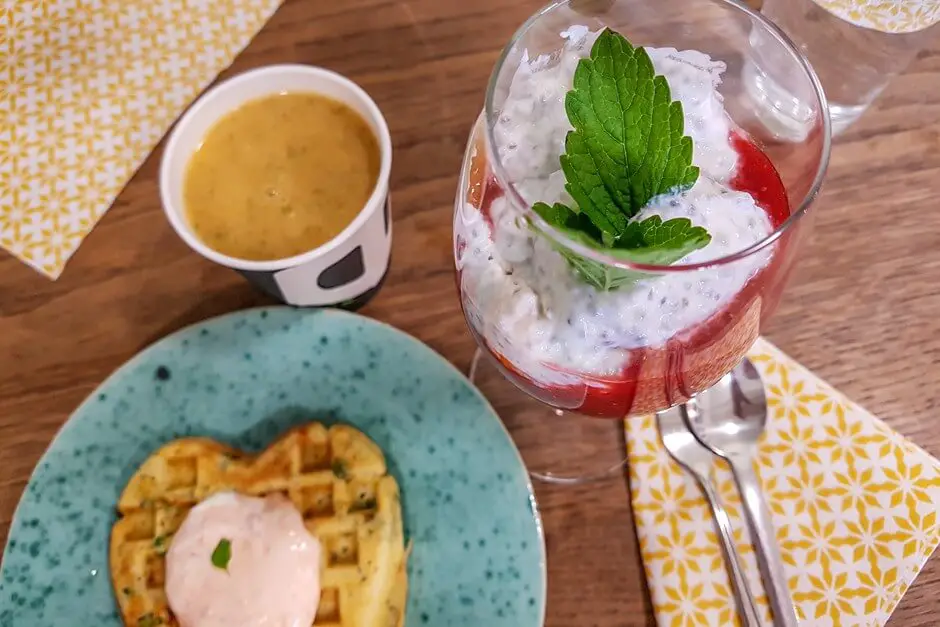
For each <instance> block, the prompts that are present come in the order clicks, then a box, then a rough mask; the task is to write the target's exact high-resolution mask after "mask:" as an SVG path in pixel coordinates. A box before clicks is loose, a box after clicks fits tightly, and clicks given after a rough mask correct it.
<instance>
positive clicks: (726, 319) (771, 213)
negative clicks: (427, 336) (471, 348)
mask: <svg viewBox="0 0 940 627" xmlns="http://www.w3.org/2000/svg"><path fill="white" fill-rule="evenodd" d="M731 141H732V146H733V147H734V149H735V150H736V151H737V153H738V166H737V172H736V174H735V176H734V178H733V179H732V180H731V183H730V186H731V187H732V188H733V189H735V190H738V191H743V192H747V193H749V194H750V195H751V196H753V197H754V199H755V201H756V202H757V204H758V205H759V206H760V207H761V208H762V209H763V210H764V211H765V212H766V213H767V215H768V217H769V218H770V221H771V223H772V226H773V228H774V229H777V228H779V227H780V225H782V224H783V222H784V221H786V219H787V218H788V217H789V216H790V206H789V202H788V200H787V194H786V189H785V188H784V186H783V182H782V181H781V180H780V175H779V174H778V173H777V170H776V169H775V168H774V166H773V163H771V161H770V159H769V158H768V157H767V155H765V154H764V152H763V151H762V150H761V149H760V148H759V147H758V146H757V145H756V144H754V143H753V142H752V141H750V140H749V139H748V138H747V137H745V136H744V135H741V134H739V133H733V134H732V137H731ZM478 148H479V149H478V150H477V151H476V153H475V154H474V157H473V160H472V163H471V166H470V177H469V178H470V185H469V189H468V190H467V201H468V202H469V203H470V204H471V205H473V206H474V207H479V208H480V211H481V212H482V213H483V215H484V218H485V219H486V221H487V222H488V223H489V225H490V227H491V228H492V226H493V224H492V220H491V218H490V215H489V209H490V206H491V205H492V203H493V201H494V200H496V199H497V198H499V197H500V196H502V194H503V193H504V191H503V189H502V188H501V187H500V186H499V184H498V183H497V182H496V180H495V178H493V177H492V175H488V172H487V170H488V167H487V163H486V158H485V155H484V153H483V149H482V146H478ZM783 245H785V242H783ZM781 253H782V249H781V248H779V247H778V248H777V249H776V251H775V253H774V256H773V257H772V259H771V260H770V262H769V263H768V264H767V265H766V266H764V268H763V269H762V270H761V271H760V272H759V273H758V274H757V275H756V276H755V277H753V278H752V279H751V280H750V281H748V283H747V284H746V285H745V286H744V288H743V289H742V290H741V291H740V292H738V294H737V295H736V296H735V298H734V299H733V300H732V301H731V302H730V303H728V304H727V305H726V306H725V307H724V308H722V309H721V310H719V311H718V312H716V313H715V314H714V315H712V316H711V317H710V318H709V319H707V320H705V321H704V322H702V323H700V324H698V325H696V326H695V327H692V328H689V329H685V330H684V331H681V332H680V333H678V334H677V335H675V336H674V337H673V338H671V339H670V340H669V341H668V342H667V343H666V344H665V345H664V346H659V347H656V348H649V347H647V348H638V349H632V350H629V351H628V352H629V354H630V356H629V361H628V363H627V366H626V367H625V368H624V370H623V371H622V372H621V373H620V374H619V375H618V376H614V377H601V376H598V375H593V374H589V373H578V374H576V375H575V376H577V377H578V378H579V379H580V380H581V382H580V383H578V384H576V385H571V386H552V387H546V386H544V385H542V384H539V383H538V382H536V381H533V380H532V379H530V378H528V377H527V376H526V375H525V373H523V372H520V371H519V370H517V369H516V368H515V366H514V365H513V364H512V363H511V362H510V361H509V360H508V359H506V358H504V357H503V356H502V355H499V354H497V353H496V352H495V351H493V350H492V349H491V350H490V352H491V353H492V354H493V356H494V357H496V359H497V360H498V363H499V365H500V369H501V370H502V371H503V374H505V375H506V376H507V377H508V378H509V379H510V380H512V381H513V382H514V383H515V384H516V385H517V386H519V387H520V388H522V389H523V390H524V391H526V392H527V393H529V394H531V395H532V396H534V397H536V398H538V399H539V400H541V401H543V402H545V403H548V404H550V405H553V406H555V407H558V408H561V409H565V410H571V411H577V412H579V413H582V414H585V415H588V416H595V417H599V418H623V417H625V416H631V415H642V414H648V413H652V412H655V411H659V410H662V409H665V408H667V407H670V406H672V405H675V404H677V403H681V402H684V401H686V400H688V399H689V397H690V396H691V395H693V394H696V393H698V392H700V391H702V390H704V389H706V388H708V387H709V386H711V385H713V384H714V383H715V382H717V380H718V379H719V378H721V377H722V376H724V374H725V373H726V372H728V371H729V370H730V369H731V368H732V367H734V365H735V364H736V363H737V362H738V361H740V359H741V358H742V357H743V356H744V354H745V353H746V352H747V350H748V348H750V346H751V344H753V343H754V340H756V339H757V335H758V332H759V329H760V319H761V317H762V315H766V313H767V311H766V310H767V309H768V308H769V306H770V307H772V305H774V304H775V303H776V301H777V300H778V297H779V291H780V290H781V289H782V287H783V282H784V281H783V279H785V275H786V274H787V268H785V267H784V265H785V264H784V257H785V255H783V254H781ZM461 302H462V300H461ZM762 310H764V311H762ZM469 326H470V328H471V331H472V332H473V333H474V335H476V336H477V340H478V341H480V342H481V344H482V345H486V341H485V338H482V337H481V336H480V335H479V334H478V333H477V331H476V329H474V328H473V325H472V324H471V325H469ZM549 367H550V366H549ZM571 374H575V373H571Z"/></svg>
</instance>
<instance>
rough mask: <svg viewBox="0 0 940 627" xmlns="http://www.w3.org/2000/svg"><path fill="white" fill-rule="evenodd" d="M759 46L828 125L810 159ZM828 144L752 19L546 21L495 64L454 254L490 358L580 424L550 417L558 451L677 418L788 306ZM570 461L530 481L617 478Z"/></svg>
mask: <svg viewBox="0 0 940 627" xmlns="http://www.w3.org/2000/svg"><path fill="white" fill-rule="evenodd" d="M755 28H757V29H762V30H763V31H764V32H765V34H766V35H767V37H766V39H767V40H771V41H774V42H775V43H776V45H777V46H779V48H780V55H778V58H779V59H780V61H779V63H781V64H786V65H785V66H783V67H781V68H779V70H780V71H781V72H788V73H789V74H790V76H791V78H792V79H793V81H794V83H796V84H801V85H802V88H803V92H802V97H804V99H805V103H804V104H805V105H806V106H807V107H809V108H811V109H812V110H813V111H814V112H815V115H814V116H811V118H810V119H808V120H807V125H808V126H807V129H806V132H805V133H804V134H803V135H802V137H803V138H804V139H802V140H801V141H799V142H797V143H793V142H791V141H787V140H786V139H785V138H779V137H775V136H774V135H773V133H772V131H771V130H769V129H767V128H765V127H764V126H763V125H762V122H761V120H763V119H767V116H766V115H763V113H766V112H762V111H760V110H759V107H761V106H766V104H765V103H761V102H756V101H753V100H751V99H749V97H748V96H747V93H746V91H745V90H743V89H741V88H740V87H741V80H740V75H741V71H742V67H743V63H744V60H746V59H747V55H748V54H750V50H749V47H748V46H749V44H748V36H749V34H750V32H751V31H752V29H755ZM765 45H766V43H765ZM828 125H829V118H828V115H827V112H826V102H825V97H824V95H823V93H822V90H821V89H820V87H819V84H818V81H817V79H816V77H815V75H814V74H813V72H812V70H811V68H810V67H809V65H808V64H807V62H806V61H805V59H804V58H803V57H802V56H800V54H799V52H798V51H797V50H796V49H794V47H793V46H792V45H791V44H790V42H789V41H788V40H787V38H786V37H785V36H784V35H783V34H782V33H780V32H779V30H777V29H776V28H775V27H774V26H773V25H772V24H770V23H769V22H767V21H766V20H764V19H763V18H761V17H760V15H758V14H755V13H753V12H751V11H750V10H749V9H748V8H747V7H745V6H743V5H741V4H739V3H737V2H733V1H731V0H613V1H607V2H602V3H599V2H596V1H590V0H583V1H581V2H578V1H577V0H569V1H567V2H558V3H555V4H552V5H550V6H548V7H546V8H545V9H543V10H542V11H540V12H539V13H538V14H536V15H534V16H533V17H532V18H530V19H529V20H528V21H527V22H526V23H525V24H524V25H523V26H522V28H521V29H520V30H519V31H518V32H517V33H516V35H515V36H514V37H513V39H512V40H511V41H510V42H509V44H508V45H507V46H506V48H505V49H504V51H503V54H502V56H501V57H500V59H499V61H498V62H497V65H496V67H495V69H494V70H493V74H492V77H491V79H490V83H489V86H488V89H487V93H486V101H485V107H484V111H483V112H482V114H481V115H480V117H479V118H478V120H477V122H476V124H475V125H474V127H473V130H472V131H471V135H470V139H469V142H468V146H467V152H466V155H465V158H464V163H463V168H462V170H461V177H460V184H459V188H458V192H457V198H456V203H455V213H454V252H455V262H456V269H457V275H458V285H459V291H460V298H461V304H462V307H463V311H464V314H465V316H466V319H467V323H468V326H469V328H470V330H471V332H472V333H473V335H474V337H475V338H476V340H477V342H478V344H479V346H480V349H481V351H480V353H478V355H479V354H482V355H485V356H488V357H490V358H491V359H489V362H490V363H491V364H492V365H494V366H495V367H496V368H497V369H498V370H499V371H500V372H501V373H502V375H503V376H504V377H506V379H508V380H509V381H511V382H512V383H514V384H515V385H516V386H517V387H518V388H519V389H521V390H522V391H524V392H526V393H527V394H528V395H530V396H531V397H533V398H535V399H537V400H538V401H540V402H542V403H544V404H546V405H548V406H549V408H550V409H551V410H554V413H565V414H569V413H571V414H576V416H573V417H569V416H565V417H562V418H559V417H556V416H555V415H552V411H546V412H545V415H544V416H542V417H541V419H542V420H554V421H556V423H557V426H556V427H555V429H557V431H556V430H555V429H553V432H555V433H557V434H558V438H559V439H560V441H570V442H574V441H576V439H577V435H574V436H571V435H565V433H564V431H565V429H568V428H570V427H569V426H565V425H566V424H567V425H573V424H576V423H580V424H581V425H584V424H585V421H587V420H589V418H624V417H629V416H636V415H642V414H649V413H652V412H657V411H661V410H663V409H666V408H668V407H670V406H673V405H675V404H678V403H682V402H685V401H687V400H688V399H689V398H690V397H692V396H693V395H694V394H696V393H698V392H701V391H702V390H704V389H706V388H708V387H709V386H711V385H713V384H714V383H715V382H716V381H717V380H718V379H720V378H721V377H722V376H723V375H725V374H726V373H727V372H728V371H730V370H731V368H732V367H733V366H734V365H735V364H736V363H737V362H738V361H740V360H741V359H742V357H743V356H744V355H745V353H746V352H747V350H748V348H750V346H751V344H752V343H753V342H754V340H755V339H756V338H757V336H758V334H759V332H760V328H761V324H762V322H763V321H765V320H767V318H768V317H769V316H770V315H771V313H772V312H773V310H774V308H775V307H776V304H777V302H778V300H779V297H780V293H781V291H782V289H783V286H784V284H785V283H786V280H787V278H788V277H789V275H790V273H791V269H792V267H793V264H794V261H795V259H796V257H797V252H798V248H799V245H800V243H801V241H802V240H803V239H804V236H805V234H806V232H807V231H808V229H809V220H808V210H809V207H810V205H811V203H812V201H813V199H814V197H815V195H816V194H817V192H818V190H819V186H820V183H821V181H822V178H823V175H824V172H825V168H826V165H827V162H828V155H829V126H828ZM475 363H476V360H475ZM476 370H477V369H476V368H475V369H474V371H475V372H473V373H472V374H478V373H477V372H476ZM566 421H567V422H566ZM595 424H597V423H596V422H595ZM611 442H619V438H617V439H614V436H613V432H611ZM594 444H595V445H596V441H595V442H594ZM571 448H572V449H575V448H576V447H574V446H572V447H571ZM561 457H563V456H560V455H557V454H553V455H552V459H551V460H550V461H548V462H545V463H543V464H542V466H544V467H533V468H532V470H533V475H535V476H536V477H540V478H542V479H546V480H549V481H559V482H562V481H567V482H570V481H579V480H583V479H585V478H588V477H593V476H597V475H598V473H599V472H600V474H603V471H604V470H605V469H606V468H609V467H610V466H611V464H610V463H609V459H608V460H607V463H606V466H604V465H601V466H600V467H597V464H600V463H601V461H603V460H601V459H600V458H601V456H595V455H593V453H592V452H591V451H590V450H589V451H588V453H587V454H586V453H585V451H584V450H583V448H582V449H579V450H578V452H577V453H576V454H574V455H573V459H571V460H563V459H560V458H561ZM595 457H597V458H598V461H595ZM622 459H623V449H622V448H621V449H620V451H619V453H618V458H617V461H618V463H621V462H622ZM592 464H594V466H592ZM530 466H531V462H530Z"/></svg>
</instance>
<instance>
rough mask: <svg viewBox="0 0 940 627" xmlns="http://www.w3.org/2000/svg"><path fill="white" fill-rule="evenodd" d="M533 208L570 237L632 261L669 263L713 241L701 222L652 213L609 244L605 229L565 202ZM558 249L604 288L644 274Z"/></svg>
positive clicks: (631, 280) (572, 264)
mask: <svg viewBox="0 0 940 627" xmlns="http://www.w3.org/2000/svg"><path fill="white" fill-rule="evenodd" d="M533 209H534V210H535V212H536V213H538V214H539V215H540V216H542V218H543V219H544V220H545V221H546V222H548V223H549V224H551V225H552V226H554V227H555V228H556V229H558V230H559V231H562V233H564V234H565V235H566V236H568V238H569V239H572V240H574V241H576V242H578V243H580V244H584V245H585V246H588V247H590V248H597V249H601V250H603V252H604V253H606V254H607V255H608V256H611V257H614V258H615V259H620V260H623V261H627V262H631V263H643V264H651V265H660V266H663V265H669V264H671V263H675V262H676V261H679V260H680V259H682V258H683V257H685V256H686V255H688V254H689V253H691V252H692V251H695V250H698V249H699V248H702V247H703V246H706V245H707V244H708V242H709V241H711V236H710V235H709V234H708V232H707V231H706V230H705V229H704V228H702V227H700V226H692V221H691V220H689V219H688V218H673V219H672V220H666V221H665V222H663V220H662V218H660V217H659V216H650V217H648V218H646V219H645V220H642V221H637V220H634V221H632V222H630V223H629V224H628V225H627V227H626V229H625V230H624V232H623V235H621V236H620V237H619V238H617V239H616V240H615V241H613V242H611V244H612V245H610V246H608V245H606V243H605V241H604V239H605V233H604V232H602V231H600V230H599V229H598V228H597V227H596V226H595V225H594V224H592V223H591V222H590V221H589V220H588V219H586V218H585V216H584V214H578V213H575V212H573V211H572V210H571V209H569V208H568V207H566V206H565V205H563V204H561V203H555V205H553V206H549V205H547V204H545V203H536V204H535V206H534V207H533ZM556 249H557V250H558V252H560V253H561V254H562V255H563V256H564V257H565V259H566V260H567V261H568V263H569V264H571V266H572V267H573V268H574V269H575V271H576V272H577V273H578V274H579V275H580V276H581V277H582V278H583V279H584V280H586V281H587V282H588V283H590V284H592V285H594V286H595V287H597V288H598V289H600V290H604V291H608V290H613V289H617V288H618V287H622V286H624V285H629V284H631V283H633V282H634V281H637V280H639V279H641V278H643V277H644V275H643V273H641V272H636V271H633V270H626V269H624V268H618V267H616V266H611V265H607V264H604V263H599V262H597V261H594V260H592V259H588V258H586V257H582V256H581V255H579V254H577V253H576V252H574V251H572V250H570V249H568V248H565V247H563V246H557V247H556Z"/></svg>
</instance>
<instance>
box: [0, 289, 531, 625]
mask: <svg viewBox="0 0 940 627" xmlns="http://www.w3.org/2000/svg"><path fill="white" fill-rule="evenodd" d="M262 311H286V312H290V313H291V314H300V315H299V316H298V319H299V318H301V317H305V316H307V315H317V316H325V317H327V318H329V317H331V316H334V317H336V318H340V319H346V320H359V321H363V322H365V323H366V324H370V325H373V326H375V327H377V328H381V329H383V331H384V332H390V333H393V334H397V335H400V336H402V337H403V338H405V339H407V340H408V341H410V342H412V343H414V344H417V345H418V346H419V350H425V351H427V352H428V353H429V354H430V355H433V356H434V358H436V359H438V360H440V361H441V362H443V363H444V364H446V366H447V368H449V369H450V371H451V372H452V373H454V374H455V375H457V378H458V379H459V380H461V381H462V382H463V383H465V384H466V385H467V387H468V388H469V389H470V390H471V391H472V392H473V393H474V394H475V395H476V397H477V399H478V400H479V401H481V402H482V403H483V406H484V407H485V408H486V409H487V410H489V412H490V413H491V414H492V416H493V418H495V419H496V422H497V423H498V424H499V426H500V428H501V429H502V431H503V433H504V434H505V436H506V439H507V440H508V441H509V444H510V448H511V449H512V451H513V452H514V453H515V456H516V461H517V462H518V463H519V466H520V468H521V470H522V473H523V475H524V477H525V488H526V490H527V491H528V493H529V509H530V511H531V514H532V519H533V521H534V522H535V528H536V532H537V534H538V537H539V547H540V549H541V558H540V559H539V566H540V570H541V575H542V576H541V582H542V595H541V606H542V607H541V612H540V613H539V614H540V616H539V620H538V623H537V626H536V627H544V625H545V619H546V616H547V609H548V547H547V546H546V543H545V526H544V523H543V522H542V513H541V509H540V508H539V504H538V499H537V498H536V495H535V487H534V486H533V484H532V477H531V476H530V475H529V471H528V467H527V466H526V464H525V460H524V459H523V457H522V453H521V452H520V451H519V447H518V446H516V441H515V440H514V439H513V437H512V434H511V433H510V432H509V429H508V428H507V427H506V423H504V422H503V419H502V418H501V417H500V415H499V413H498V412H497V411H496V409H495V408H494V407H493V405H492V404H491V403H490V401H489V399H487V398H486V396H484V394H483V392H481V391H480V389H479V388H477V386H476V385H474V384H473V382H472V381H471V380H470V379H469V378H468V377H467V375H466V374H464V373H463V372H462V371H461V370H460V369H459V368H457V366H456V365H454V364H453V363H452V362H451V361H450V360H449V359H447V358H446V357H444V356H443V355H442V354H440V353H439V352H437V350H435V349H434V348H432V347H431V346H430V345H428V344H426V343H425V342H423V341H421V340H420V339H418V338H417V337H415V336H414V335H412V334H410V333H408V332H407V331H404V330H402V329H399V328H398V327H396V326H393V325H392V324H389V323H388V322H385V321H383V320H379V319H377V318H372V317H370V316H365V315H362V314H358V313H355V312H351V311H346V310H342V309H333V308H323V309H309V310H304V309H302V308H298V307H290V306H287V305H261V306H257V307H246V308H244V309H237V310H235V311H229V312H226V313H223V314H220V315H218V316H212V317H211V318H204V319H202V320H197V321H196V322H192V323H190V324H187V325H185V326H183V327H180V328H179V329H176V330H175V331H173V332H171V333H168V334H166V335H164V336H162V337H160V338H157V339H156V340H154V341H153V342H151V343H150V344H147V345H146V346H144V347H143V348H141V349H140V350H138V351H137V352H136V353H134V354H133V355H131V356H130V357H129V358H128V359H126V360H124V361H123V362H121V364H120V365H118V366H117V367H116V368H115V369H114V370H112V371H111V372H109V373H108V375H107V376H106V377H104V379H102V380H101V381H99V382H98V384H97V385H96V386H95V387H94V388H93V389H92V390H91V391H90V392H89V393H88V394H87V395H86V396H85V398H84V399H82V401H81V402H80V403H79V404H78V405H77V406H76V407H75V409H73V410H72V411H71V413H69V415H68V417H67V418H66V419H65V420H64V421H63V422H62V425H61V426H60V427H59V428H58V429H57V430H56V432H55V434H54V435H53V436H52V439H50V440H49V443H48V444H47V445H46V448H45V449H44V450H43V452H42V455H41V456H40V457H39V459H38V460H37V461H36V464H35V465H34V466H33V469H32V471H31V472H30V473H29V478H28V479H27V480H26V484H25V486H24V487H23V491H22V493H21V494H20V497H19V499H17V502H16V507H15V508H14V510H13V515H12V516H11V517H10V526H9V531H8V532H7V538H6V540H5V541H4V544H3V555H2V556H0V574H2V573H3V567H4V565H5V564H6V559H4V558H6V556H7V555H9V551H10V541H11V540H13V529H14V527H16V526H18V524H19V518H20V516H21V509H22V505H23V502H24V500H25V499H26V496H27V492H28V490H29V486H30V485H31V484H32V482H33V479H35V477H36V473H37V472H39V469H40V467H41V466H42V465H43V463H44V462H46V461H47V458H48V457H49V454H50V451H51V449H52V447H53V446H54V445H55V444H56V442H58V440H59V438H60V437H61V436H62V435H63V434H64V433H66V432H67V431H68V429H69V425H70V424H72V422H73V421H72V419H73V418H75V416H76V415H78V414H79V412H81V411H82V410H84V409H85V406H86V405H91V403H92V402H93V401H94V399H95V396H96V394H98V390H99V389H100V388H101V387H102V386H103V385H104V384H106V383H107V382H108V381H110V380H111V379H112V378H114V377H116V376H118V375H119V374H120V373H121V372H123V371H124V370H127V369H130V368H132V367H133V366H134V365H135V364H136V363H137V362H138V361H142V360H143V358H144V357H145V356H146V355H147V354H148V353H149V352H151V351H152V350H154V349H155V348H156V347H158V346H160V345H161V344H162V343H163V342H166V341H168V340H170V339H171V338H175V337H176V336H179V335H183V334H185V333H188V332H190V331H192V330H194V329H198V328H199V327H202V326H204V325H208V324H214V323H217V322H220V321H222V320H225V319H227V318H236V317H241V316H245V315H247V314H250V313H258V312H262ZM109 568H110V565H109ZM109 576H110V575H109ZM0 584H2V580H0Z"/></svg>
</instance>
